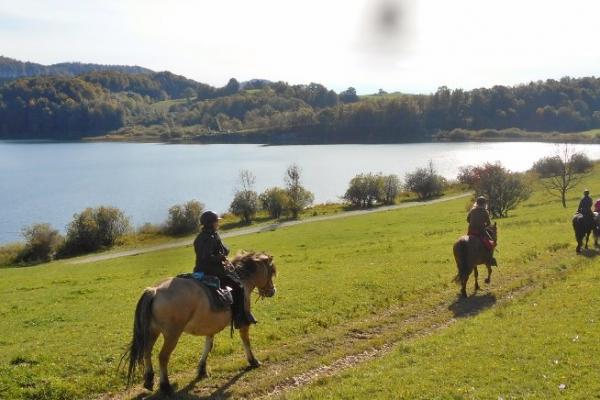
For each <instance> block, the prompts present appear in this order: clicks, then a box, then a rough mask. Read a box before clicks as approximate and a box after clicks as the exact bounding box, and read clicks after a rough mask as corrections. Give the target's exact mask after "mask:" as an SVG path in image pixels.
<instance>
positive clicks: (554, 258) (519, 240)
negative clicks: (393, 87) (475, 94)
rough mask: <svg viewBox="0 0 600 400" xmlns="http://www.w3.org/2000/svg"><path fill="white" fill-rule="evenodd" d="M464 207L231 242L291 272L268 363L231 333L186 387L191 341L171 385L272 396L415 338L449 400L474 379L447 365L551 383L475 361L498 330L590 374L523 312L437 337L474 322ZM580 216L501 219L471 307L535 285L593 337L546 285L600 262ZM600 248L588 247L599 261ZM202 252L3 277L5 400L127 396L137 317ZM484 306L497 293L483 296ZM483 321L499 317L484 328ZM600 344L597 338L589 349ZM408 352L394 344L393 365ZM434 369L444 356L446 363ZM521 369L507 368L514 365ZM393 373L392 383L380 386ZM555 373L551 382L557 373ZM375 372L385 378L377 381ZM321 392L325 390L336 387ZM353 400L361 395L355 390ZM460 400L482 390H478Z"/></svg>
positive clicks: (426, 378)
mask: <svg viewBox="0 0 600 400" xmlns="http://www.w3.org/2000/svg"><path fill="white" fill-rule="evenodd" d="M598 179H600V171H596V172H595V173H594V174H593V175H592V176H590V177H589V178H588V180H587V181H586V182H583V183H582V187H583V185H587V184H590V183H592V182H597V181H598ZM578 192H579V190H575V191H573V192H572V193H574V194H575V193H578ZM575 201H576V196H575V195H572V196H570V198H569V204H570V205H571V206H572V207H574V206H575V204H576V203H575ZM466 205H467V200H466V199H460V200H455V201H449V202H447V203H440V204H436V205H434V206H426V207H416V208H411V209H401V210H395V211H387V212H382V213H378V214H370V215H364V216H356V217H352V218H346V219H339V220H335V221H326V222H315V223H311V224H305V225H298V226H294V227H289V228H284V229H280V230H277V231H273V232H263V233H260V234H253V235H247V236H241V237H236V238H231V239H229V240H227V244H228V245H230V246H231V247H232V249H233V250H234V251H236V250H239V249H256V250H266V251H268V252H269V253H271V254H272V255H274V257H275V262H276V264H277V267H278V270H279V276H278V277H277V279H276V284H277V287H278V294H277V296H275V297H274V298H273V299H270V300H267V301H262V302H260V303H257V304H256V305H255V307H256V315H257V318H258V319H259V321H260V323H259V324H258V325H257V326H256V327H255V328H254V329H253V331H252V340H253V343H254V347H255V349H256V355H257V357H258V358H259V359H261V360H262V361H263V362H264V365H263V367H261V368H259V369H257V370H253V371H245V370H243V367H244V365H245V362H244V357H243V352H242V348H241V345H240V343H239V339H238V338H237V337H234V338H233V339H230V338H229V337H228V335H227V334H221V335H219V336H218V338H217V343H216V347H215V350H214V352H213V353H212V355H211V358H210V359H209V366H210V368H211V370H212V376H211V378H210V379H209V380H207V381H201V382H195V383H194V382H192V383H191V384H190V385H188V383H190V381H192V379H193V374H194V367H195V365H196V362H197V359H198V357H199V354H200V352H201V349H202V340H201V339H200V338H195V337H191V336H185V337H183V338H182V340H181V341H180V343H179V346H178V347H177V349H176V351H175V353H174V356H173V358H172V366H171V373H172V375H173V381H174V382H176V383H177V384H178V385H179V392H178V394H177V396H179V398H197V397H199V398H201V397H202V396H209V395H211V394H212V395H217V394H219V395H222V396H226V395H229V396H232V397H233V398H239V397H244V396H246V397H253V396H256V395H259V394H265V393H268V392H269V391H271V390H272V389H273V388H276V387H277V386H278V385H282V384H283V385H285V384H286V383H289V382H291V381H293V378H294V376H297V375H298V374H302V373H304V372H306V371H310V370H312V369H315V368H318V367H320V366H322V365H323V364H330V363H332V362H334V361H335V360H337V359H339V358H340V357H345V356H348V355H352V354H355V353H358V352H361V351H364V350H368V349H372V348H378V347H381V346H383V345H384V344H386V343H391V344H393V343H402V342H403V341H404V340H409V339H408V338H412V339H410V340H412V342H411V343H410V344H406V346H409V347H410V346H422V347H419V348H418V349H422V350H418V349H417V348H415V350H414V353H408V354H409V355H410V357H408V356H406V357H405V356H399V360H400V361H398V362H399V365H401V366H402V365H405V364H406V363H408V364H409V366H410V365H413V364H412V362H413V361H411V360H413V358H412V355H413V354H414V360H415V362H416V364H414V365H420V366H423V367H425V368H428V369H429V371H430V372H431V371H432V370H435V371H438V373H440V374H448V376H450V377H453V378H454V379H455V380H456V382H455V384H454V386H447V389H448V392H444V393H454V392H453V391H452V390H454V389H457V388H463V387H468V385H469V384H470V382H471V381H470V380H466V378H465V377H466V376H467V375H468V371H469V370H468V369H466V368H467V367H465V370H464V371H463V370H461V371H458V372H453V371H451V370H450V369H448V370H446V369H447V368H454V366H458V365H473V366H474V368H476V372H474V373H473V376H474V377H476V378H480V379H483V378H482V377H484V374H487V375H485V376H486V377H487V379H488V380H492V379H495V378H494V373H495V372H496V371H495V369H496V368H500V371H499V375H498V377H502V376H504V374H508V373H509V372H508V371H510V373H511V374H512V375H513V376H512V381H511V382H513V385H519V386H518V388H519V389H522V388H528V387H530V386H532V385H535V384H537V380H538V379H543V378H540V377H539V376H538V375H536V374H533V373H528V372H527V370H526V368H521V367H520V366H518V365H517V366H515V368H514V370H510V369H506V368H507V367H505V366H501V367H498V363H497V362H496V361H495V359H494V358H493V357H492V356H489V357H483V358H481V360H480V359H478V358H477V355H476V353H475V352H474V349H475V348H479V346H475V344H477V343H483V342H484V341H485V339H486V338H488V337H489V338H490V340H494V341H493V342H492V343H494V344H498V345H499V344H501V343H504V344H503V346H506V347H497V348H496V347H494V346H492V348H493V350H494V351H495V352H498V353H502V354H504V353H507V357H508V358H507V360H510V354H517V353H519V354H523V355H524V356H525V355H527V354H532V355H533V354H535V353H536V351H537V350H538V349H540V348H541V347H540V346H542V345H541V344H540V343H542V344H543V347H544V350H545V351H546V352H547V354H551V353H552V351H554V352H555V353H556V354H557V356H556V357H557V359H559V365H560V363H561V362H563V361H562V360H569V359H570V357H571V358H572V359H573V360H575V361H574V362H575V363H579V364H578V365H580V364H581V365H584V364H583V362H584V360H583V359H581V358H580V353H579V350H578V349H579V348H578V347H576V346H567V345H566V344H565V343H564V342H565V341H564V340H562V339H561V340H559V339H556V340H548V341H545V342H544V341H542V342H539V343H537V342H535V343H531V344H529V342H527V340H526V339H525V338H523V337H529V336H531V331H530V330H529V329H525V327H526V325H523V321H524V319H523V318H524V317H523V318H521V317H519V315H520V313H521V311H518V309H517V311H516V312H512V311H510V310H509V309H506V308H500V307H496V308H495V309H494V311H491V312H490V313H488V314H485V313H484V314H482V315H480V316H477V317H473V318H471V319H462V320H461V322H460V323H457V325H456V327H452V328H451V329H454V330H440V331H439V334H438V333H437V331H436V332H431V326H433V325H435V326H444V324H447V323H449V321H452V320H453V319H455V318H458V317H460V316H466V314H465V313H463V311H461V309H462V307H463V305H464V303H461V302H460V300H458V299H457V296H456V295H457V293H458V288H457V287H456V286H455V285H454V284H452V283H451V279H452V277H453V276H454V274H455V265H454V261H453V259H452V253H451V246H452V243H453V242H454V241H455V240H456V238H457V237H458V236H459V235H460V234H462V233H463V232H464V231H465V207H466ZM572 211H573V210H571V209H566V210H565V209H563V208H562V207H561V206H560V204H559V202H556V201H555V200H554V199H550V198H548V196H547V195H546V194H545V193H544V192H543V190H541V189H540V188H537V187H536V191H535V192H534V195H533V196H532V198H531V199H530V200H528V201H527V202H526V203H525V204H524V205H523V206H521V207H520V208H519V209H517V210H515V211H514V212H513V213H512V214H511V217H510V218H506V219H503V220H500V221H499V222H498V223H499V227H500V228H499V229H500V240H499V243H500V248H499V249H500V253H499V255H498V259H499V262H500V265H501V266H500V267H499V268H498V269H497V270H496V271H495V272H494V276H493V277H492V284H491V286H489V288H488V289H486V291H484V292H482V293H480V294H479V295H478V296H476V297H473V298H472V299H470V301H473V302H475V303H478V302H483V303H485V304H488V303H489V304H488V306H489V307H492V306H493V305H494V303H495V302H496V301H498V302H500V299H502V298H507V297H508V296H515V297H516V298H518V296H519V295H518V293H519V291H521V290H524V288H529V289H530V290H534V291H538V292H539V293H540V296H542V297H545V296H548V299H547V300H545V302H544V303H541V300H540V301H539V302H540V304H544V307H541V308H540V310H544V312H540V314H539V315H538V318H539V321H538V322H535V321H533V320H532V321H531V323H532V324H534V323H538V324H539V326H543V325H544V324H549V325H548V326H550V327H553V329H554V333H555V335H557V336H556V337H559V338H563V339H564V338H571V339H572V338H573V337H574V336H575V335H577V334H580V338H581V340H585V341H584V343H587V342H586V341H587V340H588V337H587V333H585V332H587V331H586V330H584V329H583V328H584V327H585V326H584V325H585V323H583V322H582V324H583V325H581V326H580V327H576V326H574V325H573V324H555V323H554V322H555V320H556V315H557V314H556V313H557V309H558V306H559V305H560V304H567V303H568V302H569V301H571V300H569V301H567V302H564V303H563V302H562V300H560V299H559V298H558V299H555V296H556V295H555V294H554V293H559V292H554V291H545V290H543V287H544V285H546V286H548V287H550V286H552V285H553V282H554V281H556V280H560V279H562V278H563V277H568V276H569V275H570V274H571V273H576V271H584V272H585V271H589V270H590V269H591V268H593V265H594V260H593V259H592V258H587V257H581V256H576V255H575V251H574V243H573V234H572V232H571V228H570V217H571V215H572ZM593 254H595V253H588V255H589V256H590V257H591V256H592V255H593ZM193 259H194V255H193V251H192V250H191V249H190V248H189V247H184V248H179V249H173V250H168V251H162V252H155V253H149V254H144V255H139V256H136V257H124V258H118V259H113V260H109V261H102V262H97V263H90V264H84V265H77V266H74V265H68V264H66V263H63V262H55V263H51V264H47V265H42V266H38V267H33V268H20V269H17V268H11V269H2V270H0V293H1V297H2V300H3V301H2V302H1V303H0V317H1V318H0V331H1V332H2V337H1V339H0V397H2V398H28V399H33V398H35V399H63V398H82V397H83V398H85V397H92V398H93V397H95V396H97V395H98V394H99V393H107V392H108V393H111V392H112V393H120V392H121V390H122V389H123V380H122V375H120V374H118V373H116V366H117V364H118V359H119V357H120V354H121V353H122V350H123V349H124V346H125V344H126V343H127V341H128V340H129V338H130V335H131V324H132V316H133V311H134V307H135V303H136V301H137V299H138V297H139V295H140V294H141V291H142V290H143V288H145V287H146V286H148V285H151V284H153V283H155V282H157V281H159V280H160V279H162V278H164V277H166V276H172V275H175V274H177V273H180V272H185V271H189V270H190V269H191V267H192V264H193ZM585 273H590V274H591V273H592V272H585ZM565 279H567V278H565ZM584 281H585V279H583V278H582V282H584ZM591 282H592V281H591ZM557 290H558V289H557ZM469 291H470V292H471V291H472V282H471V284H470V285H469ZM536 293H537V292H536ZM546 293H548V294H546ZM593 293H595V292H590V293H589V294H590V295H589V296H583V295H582V296H581V298H577V299H575V298H573V299H572V300H573V301H575V300H576V301H578V302H579V303H580V304H581V303H585V302H587V303H586V304H585V305H582V306H581V308H582V310H585V309H590V310H591V309H592V307H597V303H594V302H595V301H596V300H595V297H594V296H593ZM487 299H491V300H490V301H489V302H488V303H486V301H487ZM553 299H554V300H553ZM552 303H556V308H546V305H547V304H552ZM527 304H529V305H531V302H528V303H527ZM522 307H526V306H522ZM496 310H500V311H496ZM502 310H504V311H502ZM507 310H508V311H507ZM546 311H547V312H546ZM498 313H500V314H498ZM480 318H488V319H489V321H488V322H481V323H479V322H477V321H479V319H480ZM519 318H521V319H519ZM471 321H473V322H471ZM492 323H495V324H496V325H493V324H492ZM469 324H474V325H473V327H470V326H471V325H469ZM477 324H479V325H477ZM488 326H489V327H488ZM522 326H523V328H521V327H522ZM532 326H533V325H532ZM461 327H462V328H461ZM483 327H486V328H485V329H487V330H486V331H485V334H482V337H481V338H477V337H476V336H477V335H480V332H479V329H483ZM492 327H495V329H493V328H492ZM575 328H577V329H575ZM579 328H582V329H579ZM449 329H450V328H449ZM531 329H533V328H531ZM536 329H537V328H536ZM548 329H550V328H548ZM427 332H431V336H430V337H431V338H432V339H428V336H427ZM578 332H584V333H585V335H586V336H583V335H584V333H578ZM444 335H446V336H444ZM438 336H439V337H440V339H435V340H439V341H440V342H439V343H437V342H435V343H434V342H431V343H430V342H428V340H434V339H433V338H434V337H436V338H437V337H438ZM521 336H523V337H521ZM540 337H543V335H542V336H540ZM593 338H594V336H590V338H589V340H592V339H593ZM477 340H479V342H478V341H477ZM421 342H422V343H423V344H422V345H420V344H419V343H421ZM467 342H472V343H475V344H472V345H469V346H471V347H468V348H466V349H467V350H466V351H465V352H460V351H459V350H460V349H461V348H463V347H461V346H460V345H457V344H456V343H461V344H464V343H467ZM436 343H437V344H436ZM444 343H445V345H444ZM511 343H514V344H515V347H514V348H513V349H512V350H511V349H508V347H509V345H510V344H511ZM571 343H573V342H571ZM450 344H452V345H453V346H455V347H456V348H455V349H454V347H452V346H450ZM445 346H446V347H445ZM528 346H531V347H528ZM402 348H404V347H402V346H401V347H400V349H402ZM469 349H470V350H469ZM552 349H554V350H552ZM398 351H399V352H400V354H401V355H402V354H404V353H402V350H398ZM411 351H412V350H411ZM438 351H439V352H440V353H438ZM450 351H453V353H452V352H450ZM444 352H450V353H449V354H452V355H453V357H450V355H448V354H445V353H444ZM509 352H512V353H509ZM396 354H397V352H396V351H394V353H392V354H391V355H390V357H394V356H395V355H396ZM494 354H495V353H494ZM500 355H501V354H500ZM419 357H421V358H419ZM461 357H462V358H461ZM436 360H441V361H440V362H439V363H437V362H436V363H434V361H436ZM461 360H462V361H463V362H461ZM532 360H533V359H532ZM538 360H541V358H540V359H538ZM544 360H545V359H544ZM532 362H534V361H532ZM511 363H512V362H509V361H507V364H506V365H509V364H511ZM566 365H567V366H572V364H569V363H567V364H566ZM589 365H590V366H591V364H589ZM373 368H375V367H373ZM378 368H379V367H378ZM381 368H384V367H381ZM399 368H400V367H399ZM560 368H563V367H562V366H561V367H560ZM417 371H418V369H417V368H414V369H413V370H412V372H411V373H412V375H411V377H412V378H411V379H413V380H414V383H413V385H414V386H415V388H417V389H418V388H421V389H422V390H423V391H424V392H423V393H435V392H426V391H425V390H427V388H429V387H431V386H432V385H433V384H434V382H435V381H434V379H433V378H431V377H432V376H434V374H433V372H431V373H426V374H418V373H417ZM486 371H487V372H486ZM489 371H491V372H489ZM558 371H560V370H558ZM392 376H394V375H393V374H390V375H389V376H387V377H386V376H381V379H382V382H383V379H388V378H389V379H391V377H392ZM400 377H401V375H396V384H397V386H398V387H399V385H400V383H401V382H403V381H402V380H401V379H400ZM552 377H553V378H552V379H553V380H552V381H551V383H552V385H553V384H554V378H555V376H554V375H552ZM347 379H351V378H347ZM373 379H375V380H378V379H380V378H379V375H377V376H376V377H374V378H373ZM461 379H462V380H461ZM344 382H351V381H347V380H345V381H344ZM448 382H449V381H448ZM571 382H573V381H572V380H571V381H567V384H568V385H571ZM322 384H324V385H328V381H327V380H324V381H323V382H322ZM186 385H187V386H186ZM350 385H351V384H350V383H349V384H348V386H350ZM390 385H391V383H390ZM345 386H346V385H345ZM402 386H404V385H402ZM476 387H477V386H476ZM549 387H550V386H549ZM310 390H317V391H315V392H302V393H299V396H304V397H312V396H313V393H314V395H315V396H317V395H319V396H320V395H323V396H326V395H327V393H326V391H325V390H323V391H318V388H317V389H310ZM340 390H345V389H340ZM357 390H358V389H357ZM457 390H458V389H457ZM138 393H139V389H135V390H134V391H133V392H130V393H128V394H125V395H124V397H130V396H131V397H133V396H136V395H137V394H138ZM340 393H341V392H340ZM348 393H349V396H350V397H352V396H353V392H348ZM356 393H357V398H359V397H365V396H362V395H358V393H360V392H359V391H357V392H356ZM381 393H384V392H381ZM412 393H416V392H412ZM440 393H441V392H440ZM486 393H487V392H486ZM490 393H491V392H490ZM514 393H519V392H516V391H515V392H514ZM540 393H545V392H540ZM287 394H288V395H289V394H290V393H287ZM449 396H450V395H448V396H446V397H449ZM430 397H435V396H430ZM442 397H443V396H442ZM463 397H477V396H470V395H469V394H468V393H465V394H463ZM486 397H487V396H482V398H486ZM494 398H495V397H494ZM507 398H508V397H507Z"/></svg>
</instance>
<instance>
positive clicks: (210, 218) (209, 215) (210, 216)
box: [200, 210, 221, 226]
mask: <svg viewBox="0 0 600 400" xmlns="http://www.w3.org/2000/svg"><path fill="white" fill-rule="evenodd" d="M219 219H221V218H219V216H218V215H217V213H216V212H214V211H210V210H209V211H204V212H203V213H202V215H201V216H200V223H201V224H202V225H203V226H210V225H212V224H214V223H215V222H217V221H218V220H219Z"/></svg>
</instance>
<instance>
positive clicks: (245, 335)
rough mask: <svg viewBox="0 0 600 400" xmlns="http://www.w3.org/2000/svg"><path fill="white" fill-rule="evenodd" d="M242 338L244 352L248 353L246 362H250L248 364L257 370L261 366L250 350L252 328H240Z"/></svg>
mask: <svg viewBox="0 0 600 400" xmlns="http://www.w3.org/2000/svg"><path fill="white" fill-rule="evenodd" d="M240 337H241V338H242V343H244V351H245V352H246V360H248V364H250V367H252V368H257V367H259V366H260V363H259V362H258V360H257V359H256V358H255V357H254V354H252V349H251V348H250V326H249V325H247V326H244V327H242V328H240Z"/></svg>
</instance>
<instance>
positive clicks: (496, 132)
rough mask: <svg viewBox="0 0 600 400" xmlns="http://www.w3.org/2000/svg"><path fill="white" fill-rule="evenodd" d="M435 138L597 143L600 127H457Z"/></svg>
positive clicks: (455, 140) (470, 140)
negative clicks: (561, 129) (563, 129)
mask: <svg viewBox="0 0 600 400" xmlns="http://www.w3.org/2000/svg"><path fill="white" fill-rule="evenodd" d="M433 138H434V140H439V141H450V142H480V141H481V142H494V141H498V142H503V141H523V142H556V143H565V142H569V143H597V142H599V141H600V129H590V130H586V131H581V132H556V131H550V132H539V131H527V130H523V129H519V128H508V129H480V130H468V129H462V128H456V129H453V130H451V131H444V132H440V133H438V134H435V135H434V136H433Z"/></svg>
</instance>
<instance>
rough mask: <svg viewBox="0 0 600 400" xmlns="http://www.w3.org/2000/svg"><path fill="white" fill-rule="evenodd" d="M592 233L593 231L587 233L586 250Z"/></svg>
mask: <svg viewBox="0 0 600 400" xmlns="http://www.w3.org/2000/svg"><path fill="white" fill-rule="evenodd" d="M590 233H591V231H588V233H587V234H586V235H585V248H586V250H587V248H588V243H589V241H590Z"/></svg>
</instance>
